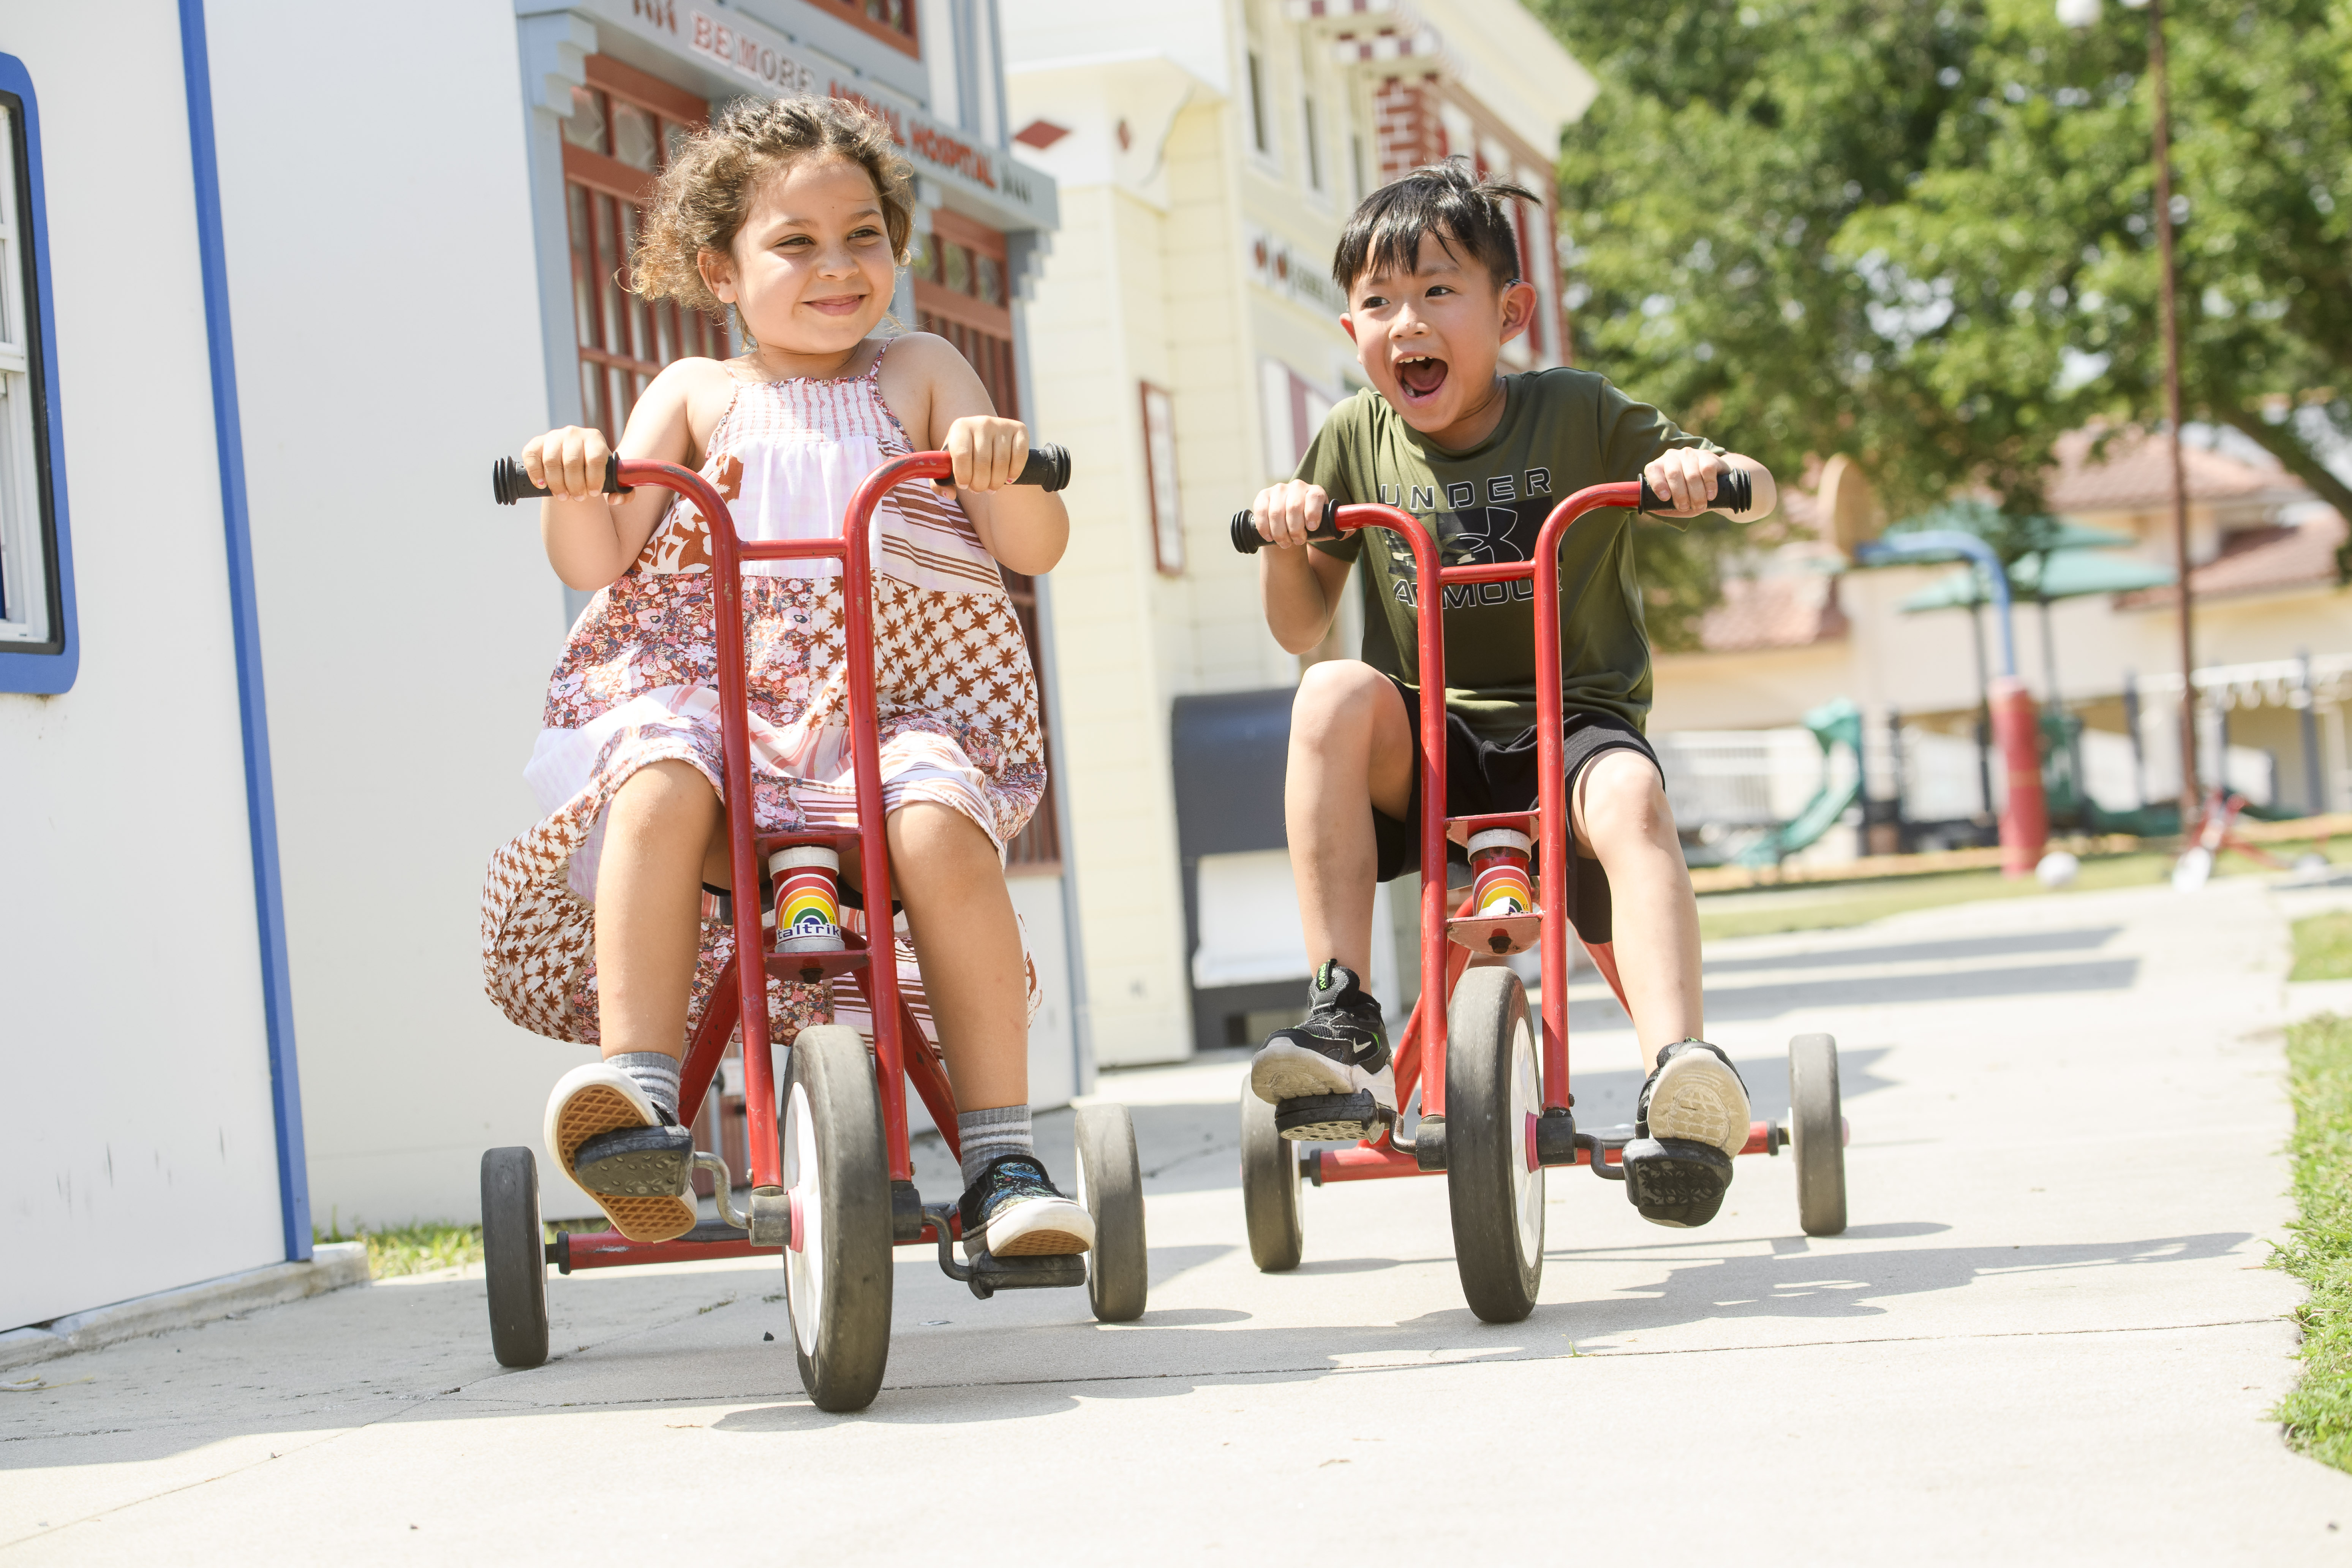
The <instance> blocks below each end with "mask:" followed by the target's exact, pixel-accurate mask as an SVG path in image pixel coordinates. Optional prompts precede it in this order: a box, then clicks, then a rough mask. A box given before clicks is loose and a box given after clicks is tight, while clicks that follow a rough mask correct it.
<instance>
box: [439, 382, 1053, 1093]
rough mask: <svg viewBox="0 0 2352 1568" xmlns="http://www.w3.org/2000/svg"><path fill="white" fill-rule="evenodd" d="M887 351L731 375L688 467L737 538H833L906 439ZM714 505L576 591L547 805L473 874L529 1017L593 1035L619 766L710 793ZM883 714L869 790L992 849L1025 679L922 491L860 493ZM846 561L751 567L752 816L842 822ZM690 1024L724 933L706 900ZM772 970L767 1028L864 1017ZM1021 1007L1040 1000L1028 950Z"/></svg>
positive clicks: (1017, 765)
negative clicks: (803, 370)
mask: <svg viewBox="0 0 2352 1568" xmlns="http://www.w3.org/2000/svg"><path fill="white" fill-rule="evenodd" d="M881 369H882V355H881V354H880V353H877V354H876V356H875V360H874V366H873V368H872V369H871V370H869V371H867V372H866V374H863V375H860V376H856V377H853V378H845V379H842V380H835V381H810V380H793V381H778V382H747V383H743V384H740V385H739V386H738V387H737V388H736V391H735V395H734V398H733V400H732V402H731V403H730V405H729V407H728V410H727V412H726V414H725V415H724V416H721V418H720V419H719V425H718V427H717V428H716V429H715V430H714V431H712V433H711V437H710V451H709V458H708V459H707V460H706V461H705V462H704V464H703V468H702V473H703V476H704V477H705V478H706V479H709V480H710V482H711V483H712V485H713V486H714V487H716V488H717V489H718V490H719V494H720V495H721V496H722V497H723V498H725V500H726V501H727V503H728V509H729V511H730V513H731V514H732V516H733V519H734V523H735V529H736V532H737V534H738V535H739V537H740V538H743V539H746V540H755V539H805V538H810V537H814V536H824V535H834V534H837V533H838V532H839V531H840V528H841V520H842V518H843V517H844V516H845V514H846V513H847V511H848V509H849V501H850V497H851V496H852V494H853V493H854V492H855V491H856V489H857V486H858V484H859V483H860V482H861V481H862V480H863V479H865V478H866V475H867V474H869V473H871V472H872V471H873V470H874V469H875V468H877V466H878V465H880V464H881V463H882V462H883V461H885V460H886V459H887V458H896V457H900V456H903V455H904V454H905V453H906V452H907V451H908V445H907V436H906V432H905V431H904V430H903V429H901V428H900V427H899V425H898V420H897V418H896V417H894V416H892V415H891V413H890V410H889V409H888V407H887V405H885V404H884V403H883V401H882V394H881V389H880V386H879V384H878V382H877V377H878V376H879V375H880V374H881ZM709 528H710V523H709V520H708V519H705V518H703V517H701V516H700V515H698V513H697V512H696V511H695V510H694V509H693V507H692V506H691V505H690V504H689V503H688V502H687V501H686V500H682V499H681V500H678V501H677V502H675V503H674V504H673V505H672V506H671V508H670V510H669V513H668V515H667V517H666V518H665V519H664V521H662V522H661V523H660V525H659V526H657V527H656V529H655V530H654V532H653V537H652V538H651V539H649V540H648V541H646V547H645V551H644V552H643V553H642V554H640V555H639V556H638V558H637V560H636V562H635V564H633V565H632V566H631V567H630V568H629V570H628V571H627V572H626V573H625V574H623V575H622V576H621V578H620V579H619V580H618V581H617V582H614V584H611V585H610V586H608V587H606V588H604V589H603V590H601V591H600V592H599V593H598V594H597V595H596V596H595V598H594V599H593V600H592V601H590V603H589V605H588V607H587V609H586V610H585V611H583V613H582V614H581V616H580V619H579V621H578V622H577V623H576V624H575V625H574V626H572V637H571V640H570V641H569V643H568V644H567V645H566V646H565V647H564V650H563V658H562V660H561V662H559V663H558V664H557V665H556V668H555V676H554V679H552V680H551V682H550V683H549V686H548V692H547V707H546V710H545V715H544V718H543V719H542V721H541V722H542V725H543V727H542V728H541V731H540V734H539V743H538V745H537V746H536V747H535V748H533V750H532V752H531V758H530V765H529V766H528V767H526V768H525V769H524V770H523V777H524V778H525V780H526V781H528V782H529V784H530V786H531V788H532V790H533V791H534V792H535V793H536V795H538V797H539V803H540V807H541V810H542V811H544V812H545V813H546V814H547V815H546V816H544V817H542V818H541V821H540V822H539V824H538V825H537V826H534V827H532V828H531V829H530V831H529V832H527V833H525V834H523V835H522V836H521V837H518V838H516V839H514V840H513V841H512V842H510V843H509V844H507V845H505V846H504V847H501V848H500V849H499V851H498V852H497V853H496V854H494V855H492V856H491V857H490V866H489V877H488V883H487V885H486V886H485V887H484V889H483V891H482V976H483V981H484V984H485V985H486V986H487V987H488V991H489V994H490V996H491V998H492V999H493V1000H494V1001H496V1002H497V1003H498V1004H499V1006H500V1007H501V1008H503V1009H504V1010H505V1012H506V1015H507V1016H508V1017H509V1018H511V1019H513V1020H514V1021H515V1022H516V1023H518V1024H520V1025H521V1026H523V1027H524V1028H527V1029H530V1030H532V1031H534V1032H536V1033H538V1034H541V1035H548V1036H552V1037H555V1038H557V1039H562V1040H574V1041H577V1042H579V1043H581V1044H583V1045H588V1046H593V1045H595V1044H596V1043H597V1027H596V966H595V930H596V911H595V909H594V907H593V903H592V902H591V900H592V899H593V895H594V891H595V887H596V863H597V857H598V854H599V852H600V851H601V849H602V848H603V845H604V812H605V808H606V807H607V806H608V805H611V804H612V800H613V795H614V792H615V791H616V790H618V789H619V788H620V787H621V785H622V784H624V783H625V782H626V780H627V779H628V777H629V775H630V774H632V773H635V772H636V771H637V770H638V769H639V768H642V767H645V766H646V765H647V764H648V763H657V762H663V761H669V760H676V761H678V762H682V763H688V765H690V766H692V767H694V768H697V769H698V770H699V771H700V772H701V773H702V774H703V776H704V777H706V778H708V779H709V781H710V786H711V788H712V789H714V790H718V791H719V792H720V794H721V795H722V797H723V795H724V780H723V773H722V771H721V762H720V750H719V717H718V709H719V690H718V678H717V675H716V673H715V661H716V659H717V656H718V643H717V636H716V633H715V631H714V629H713V624H712V618H711V576H710V574H711V567H712V562H711V556H710V548H709ZM871 545H872V551H873V555H872V560H873V563H874V632H875V665H876V677H875V683H876V688H877V689H876V693H875V699H876V711H877V721H878V728H879V730H880V733H881V759H882V780H883V797H884V802H885V805H886V808H887V809H888V810H893V811H895V810H897V809H898V808H899V807H900V806H903V805H907V804H908V803H909V802H913V801H919V800H920V801H936V802H938V803H940V804H942V805H948V806H951V807H952V808H954V809H955V810H957V811H960V812H962V813H963V814H964V815H965V816H969V817H970V818H971V820H972V821H974V822H975V823H978V824H979V825H980V826H981V829H982V831H983V832H985V833H986V834H987V835H988V836H989V837H990V839H991V840H992V841H993V842H994V844H995V845H996V847H997V852H998V853H999V854H1000V855H1001V854H1003V850H1004V846H1005V844H1006V842H1007V841H1008V840H1010V839H1011V838H1012V837H1013V836H1014V835H1015V834H1017V833H1018V832H1020V830H1021V828H1022V826H1023V825H1024V824H1025V823H1026V822H1027V821H1028V820H1029V815H1030V813H1031V812H1032V811H1034V809H1036V805H1037V801H1038V797H1039V796H1040V795H1043V794H1044V792H1045V750H1044V745H1043V741H1042V737H1041V735H1040V732H1039V728H1038V722H1037V712H1038V706H1037V684H1036V679H1035V677H1034V673H1033V672H1032V670H1031V668H1030V663H1029V653H1028V648H1027V646H1026V645H1025V644H1024V641H1023V640H1022V636H1021V626H1020V623H1019V621H1018V620H1016V619H1015V618H1014V616H1013V604H1012V601H1011V599H1010V598H1008V597H1007V595H1006V594H1005V591H1004V583H1003V578H1002V577H1001V576H999V575H998V573H997V567H996V563H995V561H994V560H993V559H992V557H991V556H990V555H989V553H988V552H987V551H986V550H985V549H984V548H982V545H981V542H980V538H979V535H978V534H976V533H975V532H974V531H972V526H971V521H970V520H969V519H967V518H966V517H965V516H964V513H963V510H962V509H961V507H959V506H957V505H956V504H955V503H954V502H953V501H950V500H941V499H940V497H939V495H938V493H937V492H936V491H934V490H933V489H931V488H930V487H929V485H928V484H909V485H902V486H900V487H898V489H895V490H893V491H892V492H891V493H890V496H889V497H888V499H887V500H884V501H883V503H882V504H881V505H880V506H878V507H877V508H876V509H875V514H874V521H873V537H872V541H871ZM843 604H844V600H843V594H842V578H841V567H840V565H839V563H835V562H832V561H762V562H749V563H745V564H744V566H743V620H744V642H745V664H746V666H747V668H746V675H747V677H748V681H747V690H748V692H749V695H750V704H751V794H752V806H753V811H754V814H755V817H756V820H757V824H758V827H759V830H760V831H761V832H763V833H778V832H791V831H798V830H801V829H803V828H806V827H810V826H855V825H856V783H855V778H854V774H853V772H852V768H851V763H850V753H849V720H848V710H847V708H846V707H845V686H846V683H847V679H848V658H847V649H846V645H845V640H844V631H843ZM704 904H705V909H704V917H703V921H702V937H701V954H700V959H699V961H698V963H697V964H696V967H695V974H694V990H693V1000H692V1003H691V1005H690V1009H689V1012H688V1022H687V1029H688V1037H689V1038H691V1037H692V1034H693V1030H694V1028H695V1026H696V1025H697V1024H698V1023H699V1021H700V1019H701V1017H702V1014H703V1010H704V1008H705V1007H706V1006H707V1005H708V1004H709V998H710V994H711V991H712V988H713V986H714V984H716V982H717V980H718V978H719V971H720V969H721V968H722V967H723V966H724V965H725V963H727V961H728V959H729V958H730V956H731V955H732V954H733V952H734V940H735V939H734V931H733V929H732V927H731V926H728V925H725V924H722V923H720V921H719V920H718V919H717V916H716V900H710V899H706V900H704ZM898 929H899V933H900V934H899V936H898V944H897V945H898V959H899V974H900V984H901V988H902V990H903V991H904V992H905V994H907V995H908V999H909V1000H910V1001H911V1002H913V1003H914V1005H915V1011H916V1015H917V1017H918V1018H919V1020H920V1021H921V1023H922V1024H923V1026H924V1028H925V1031H926V1034H927V1035H928V1034H929V1032H930V1021H929V1009H928V1008H927V1007H925V1006H924V1005H923V1003H922V990H921V980H920V976H919V973H917V971H916V969H915V965H914V958H913V952H912V949H911V948H910V947H909V946H908V942H907V940H906V937H905V935H904V931H905V925H904V921H903V920H901V921H900V922H899V928H898ZM836 989H837V992H838V994H837V996H835V997H834V998H831V999H828V998H827V996H826V995H825V994H824V990H823V988H821V987H812V986H801V985H790V986H787V985H784V984H781V983H779V982H774V981H772V982H771V983H770V988H769V1015H770V1016H771V1017H772V1019H774V1020H775V1021H776V1034H777V1037H778V1040H779V1043H782V1041H784V1040H788V1039H789V1038H790V1037H792V1036H793V1034H795V1033H797V1032H798V1030H799V1029H800V1028H801V1027H803V1026H805V1025H807V1024H810V1023H814V1022H819V1021H822V1019H823V1017H824V1012H825V1010H826V1009H827V1007H828V1005H830V1004H832V1003H837V1004H838V1005H837V1007H836V1008H835V1011H836V1012H837V1016H838V1017H839V1021H841V1022H843V1023H846V1024H855V1025H857V1026H861V1027H866V1026H869V1021H868V1020H866V1018H865V1017H864V1016H863V1015H864V1005H863V1003H862V1002H861V1001H859V1000H858V998H857V994H856V988H855V986H854V985H852V984H849V983H848V982H846V981H844V982H841V983H839V984H838V985H837V987H836ZM1029 1005H1030V1010H1031V1012H1032V1013H1033V1014H1034V1011H1035V1009H1036V1005H1037V985H1036V966H1035V964H1034V962H1033V963H1031V964H1030V1002H1029Z"/></svg>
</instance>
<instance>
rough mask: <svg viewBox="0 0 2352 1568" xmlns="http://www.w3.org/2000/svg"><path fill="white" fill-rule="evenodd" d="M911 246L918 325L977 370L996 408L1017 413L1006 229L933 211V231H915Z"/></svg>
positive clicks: (1009, 414) (1018, 393)
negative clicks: (1005, 268) (1007, 290)
mask: <svg viewBox="0 0 2352 1568" xmlns="http://www.w3.org/2000/svg"><path fill="white" fill-rule="evenodd" d="M911 247H912V250H913V256H912V258H910V261H909V264H908V269H909V270H910V271H911V272H912V273H913V275H914V279H915V325H916V327H917V328H918V330H919V331H926V332H937V333H938V334H939V335H940V337H943V338H945V339H947V341H948V342H951V343H953V344H955V346H956V348H957V350H958V351H959V352H960V353H962V355H963V357H964V358H966V359H968V360H970V361H971V367H972V369H974V370H976V371H978V372H980V381H981V384H982V385H983V386H985V387H987V388H988V397H989V401H990V402H992V403H993V404H995V405H996V411H997V412H998V413H999V414H1002V415H1003V416H1004V417H1006V418H1007V419H1018V418H1020V417H1021V388H1020V385H1019V378H1018V377H1017V376H1016V375H1015V374H1014V373H1013V308H1012V305H1011V303H1010V301H1009V300H1008V299H1007V298H1006V287H1005V270H1004V255H1005V253H1004V236H1003V235H1002V234H999V233H998V232H997V231H996V230H994V229H992V228H990V227H988V226H986V225H985V224H978V223H974V222H972V221H971V219H970V218H968V217H965V216H962V215H961V213H952V212H945V211H942V212H939V213H936V214H934V215H933V216H932V218H931V232H930V233H929V234H927V235H926V234H918V235H916V236H915V237H914V238H913V240H912V241H911Z"/></svg>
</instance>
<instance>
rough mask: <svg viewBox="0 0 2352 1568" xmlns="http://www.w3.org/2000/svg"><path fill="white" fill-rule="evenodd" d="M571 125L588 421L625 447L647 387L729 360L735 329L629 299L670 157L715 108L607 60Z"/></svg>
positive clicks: (591, 76) (566, 158)
mask: <svg viewBox="0 0 2352 1568" xmlns="http://www.w3.org/2000/svg"><path fill="white" fill-rule="evenodd" d="M587 75H588V85H587V86H585V87H577V88H574V89H572V115H571V118H570V119H568V120H566V121H563V204H564V213H565V218H566V221H567V222H568V223H569V225H570V226H571V231H572V328H573V331H574V332H575V333H576V334H577V336H578V338H579V342H580V405H581V421H582V423H583V424H588V425H593V426H596V427H597V428H598V429H600V430H602V431H604V436H605V438H606V439H608V440H611V441H615V442H617V441H618V440H619V439H620V437H621V430H622V427H623V426H625V425H626V424H627V423H628V419H629V410H630V409H632V408H634V407H635V406H636V402H637V399H638V397H639V396H641V395H643V394H644V392H645V390H646V384H648V383H650V382H651V381H652V380H653V378H654V377H655V376H656V375H659V374H661V371H662V367H663V366H664V365H666V364H667V363H670V362H671V361H672V360H677V359H685V358H688V357H689V356H693V355H702V356H705V357H708V358H710V359H725V358H726V357H727V355H728V353H729V352H730V349H729V345H728V341H727V331H726V328H725V326H724V325H723V324H722V323H720V322H719V321H715V320H713V319H712V318H710V317H709V316H705V315H702V314H700V313H698V312H697V311H693V310H684V309H682V308H680V307H679V306H677V305H675V304H671V303H667V302H663V303H660V304H656V303H655V302H653V301H651V300H643V299H640V298H638V297H637V296H636V295H635V294H632V293H630V292H629V289H628V268H629V252H630V251H631V249H632V248H634V247H635V244H636V237H637V225H638V223H639V221H640V213H641V209H642V207H643V205H644V203H645V201H646V197H647V196H648V195H650V194H651V193H652V191H653V185H654V180H655V177H656V175H658V174H660V173H661V170H662V165H663V164H664V163H667V162H668V160H669V153H670V149H671V148H672V147H673V146H675V145H676V144H677V142H678V141H679V139H680V138H682V137H684V136H685V135H687V134H688V132H693V131H697V130H699V129H700V128H701V127H702V125H703V124H704V122H705V121H706V120H707V119H708V118H709V106H708V105H706V104H705V103H704V102H703V101H702V100H700V99H698V98H697V97H695V96H694V95H693V94H692V93H689V92H684V91H681V90H680V89H677V88H674V87H672V86H670V85H669V83H667V82H666V81H663V80H661V79H659V78H657V77H652V76H647V75H646V73H645V72H643V71H640V70H636V69H635V68H631V67H629V66H625V65H623V64H622V63H621V62H620V61H618V60H615V59H611V58H607V57H605V56H604V55H591V56H589V57H588V60H587Z"/></svg>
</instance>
